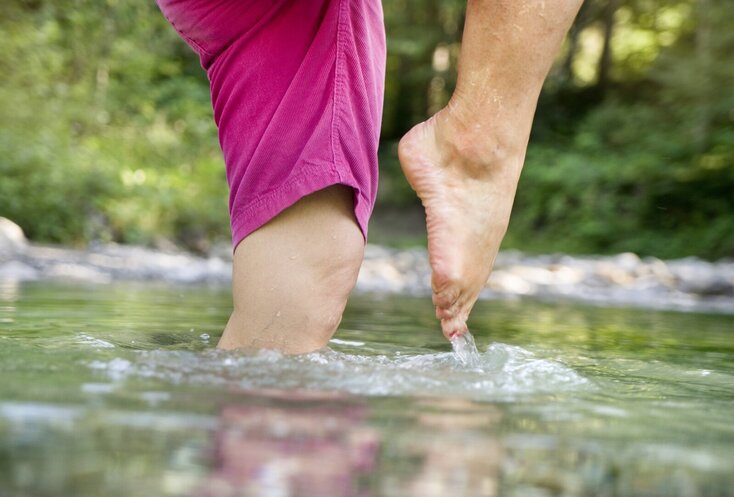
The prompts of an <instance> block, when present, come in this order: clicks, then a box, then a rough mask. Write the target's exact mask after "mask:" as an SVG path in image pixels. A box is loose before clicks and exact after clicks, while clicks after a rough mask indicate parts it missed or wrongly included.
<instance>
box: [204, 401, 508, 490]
mask: <svg viewBox="0 0 734 497" xmlns="http://www.w3.org/2000/svg"><path fill="white" fill-rule="evenodd" d="M259 395H262V392H259ZM418 407H419V408H420V411H421V412H420V413H419V414H417V415H415V417H413V416H411V418H412V422H411V423H410V424H411V426H410V427H407V428H406V429H405V430H401V431H400V432H399V433H398V434H395V435H394V436H393V437H391V439H390V440H384V441H383V440H381V437H380V432H379V431H378V430H376V429H375V428H372V427H370V426H369V424H368V419H367V418H368V414H369V413H368V407H367V405H366V404H365V403H364V402H361V401H359V400H358V399H355V398H352V397H347V396H335V395H330V394H318V393H303V392H279V393H274V392H267V393H266V394H265V396H264V397H258V398H255V399H254V402H253V399H252V398H250V399H248V403H247V404H241V405H227V406H226V407H224V408H222V409H221V411H220V415H219V427H218V428H217V430H216V432H215V434H214V436H213V438H214V444H213V445H214V464H213V470H212V473H211V475H210V477H209V478H208V479H207V482H206V483H205V484H204V485H203V487H202V488H201V490H200V491H199V492H198V493H197V495H198V496H200V497H225V496H227V497H230V496H248V497H249V496H258V497H271V496H273V497H275V496H277V497H312V496H320V497H321V496H323V497H341V496H344V497H357V496H359V497H367V496H374V495H396V496H397V495H401V496H402V495H405V496H410V497H434V496H435V497H439V496H441V497H443V496H449V495H450V496H452V497H464V496H466V497H469V496H471V497H493V496H496V495H498V489H497V481H498V474H499V467H500V464H499V463H500V461H501V453H502V452H501V449H500V444H499V442H498V440H497V438H496V437H494V436H490V435H488V434H487V432H486V430H487V428H488V427H492V426H493V425H494V424H495V423H496V421H497V420H498V419H499V414H498V411H497V410H496V409H494V408H493V407H491V406H490V407H487V406H484V407H482V408H481V409H479V408H477V406H476V405H475V404H474V403H472V402H471V401H467V400H461V399H451V400H446V399H429V400H425V401H423V403H422V404H421V405H420V406H418ZM414 408H415V406H414ZM405 461H415V464H414V465H406V464H405Z"/></svg>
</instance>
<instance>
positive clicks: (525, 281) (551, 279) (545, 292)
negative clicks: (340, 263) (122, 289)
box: [0, 218, 734, 314]
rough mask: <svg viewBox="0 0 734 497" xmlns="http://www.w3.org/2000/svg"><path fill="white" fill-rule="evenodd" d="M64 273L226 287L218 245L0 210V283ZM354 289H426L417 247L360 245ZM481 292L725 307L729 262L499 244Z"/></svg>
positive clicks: (731, 284) (83, 278)
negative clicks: (116, 233) (82, 245)
mask: <svg viewBox="0 0 734 497" xmlns="http://www.w3.org/2000/svg"><path fill="white" fill-rule="evenodd" d="M3 281H13V282H23V281H64V282H78V283H93V284H104V283H110V282H115V281H151V282H153V281H155V282H166V283H172V284H209V285H229V283H230V281H231V254H230V251H229V247H228V246H226V245H225V246H218V247H217V248H215V249H214V250H212V251H211V253H210V254H209V255H208V256H206V257H202V256H197V255H193V254H190V253H186V252H183V251H180V250H175V249H171V250H165V251H163V250H153V249H150V248H145V247H138V246H127V245H116V244H98V245H92V246H90V247H88V248H87V249H84V250H80V249H72V248H66V247H59V246H49V245H38V244H32V243H29V242H27V241H26V240H25V238H24V237H23V234H22V231H20V229H19V228H17V226H15V225H13V224H12V223H10V222H9V221H7V220H4V219H1V218H0V283H1V282H3ZM355 291H357V292H375V293H386V294H408V295H416V296H429V295H430V293H431V287H430V266H429V264H428V257H427V254H426V251H425V249H422V248H415V249H392V248H387V247H383V246H377V245H368V246H367V249H366V253H365V261H364V264H363V266H362V270H361V271H360V275H359V280H358V282H357V287H356V290H355ZM480 298H482V299H519V298H539V299H545V300H553V299H564V300H574V301H582V302H589V303H594V304H599V305H618V306H635V307H645V308H653V309H670V310H681V311H712V312H723V313H731V314H734V260H722V261H719V262H707V261H703V260H701V259H697V258H695V257H689V258H685V259H677V260H668V261H663V260H660V259H656V258H644V259H641V258H639V257H637V256H636V255H634V254H630V253H626V254H620V255H616V256H584V257H579V256H570V255H562V254H553V255H527V254H523V253H521V252H516V251H509V252H502V253H500V255H499V256H498V257H497V261H496V263H495V269H494V272H493V273H492V276H491V277H490V279H489V281H488V282H487V287H486V288H485V289H484V291H483V292H482V294H481V296H480Z"/></svg>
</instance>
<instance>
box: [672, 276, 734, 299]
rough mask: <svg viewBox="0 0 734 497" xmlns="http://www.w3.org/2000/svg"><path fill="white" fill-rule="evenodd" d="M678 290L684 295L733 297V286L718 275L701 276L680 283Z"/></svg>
mask: <svg viewBox="0 0 734 497" xmlns="http://www.w3.org/2000/svg"><path fill="white" fill-rule="evenodd" d="M678 289H679V290H680V291H682V292H686V293H695V294H697V295H706V296H714V295H734V285H732V284H731V283H730V282H729V281H727V280H725V279H724V278H722V277H721V276H719V275H715V274H708V275H701V276H697V277H695V278H691V279H688V280H685V281H682V282H681V283H680V284H679V285H678Z"/></svg>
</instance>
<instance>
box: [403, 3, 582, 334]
mask: <svg viewBox="0 0 734 497" xmlns="http://www.w3.org/2000/svg"><path fill="white" fill-rule="evenodd" d="M581 3H582V0H556V1H552V0H469V1H468V5H467V12H466V25H465V27H464V37H463V41H462V47H461V60H460V62H459V78H458V81H457V85H456V91H455V92H454V95H453V96H452V98H451V101H450V102H449V104H448V105H447V106H446V107H445V108H444V109H442V110H441V111H439V112H438V113H437V114H436V115H434V116H433V117H432V118H431V119H429V120H428V121H426V122H424V123H421V124H419V125H417V126H416V127H414V128H413V129H412V130H410V131H409V132H408V133H407V134H406V135H405V137H403V139H402V140H401V142H400V146H399V149H398V155H399V157H400V163H401V165H402V167H403V171H404V173H405V176H406V178H407V179H408V182H409V183H410V184H411V186H412V187H413V189H414V190H415V191H416V193H417V194H418V196H419V197H420V199H421V201H422V202H423V206H424V207H425V210H426V225H427V228H428V252H429V258H430V262H431V268H432V271H433V275H432V282H431V283H432V287H433V303H434V305H435V306H436V317H437V318H438V319H440V320H441V327H442V329H443V333H444V335H446V336H447V337H451V336H453V335H455V334H462V333H464V332H465V331H466V319H467V317H468V316H469V312H470V311H471V309H472V307H473V305H474V303H475V302H476V300H477V297H478V296H479V292H480V291H481V290H482V288H483V287H484V285H485V284H486V282H487V278H488V277H489V274H490V272H491V270H492V265H493V263H494V259H495V257H496V256H497V251H498V250H499V246H500V242H501V241H502V238H503V237H504V234H505V231H506V229H507V224H508V222H509V218H510V212H511V210H512V203H513V200H514V197H515V189H516V186H517V182H518V179H519V176H520V170H521V169H522V165H523V162H524V160H525V150H526V148H527V143H528V138H529V135H530V128H531V125H532V121H533V115H534V113H535V107H536V104H537V100H538V95H539V94H540V89H541V87H542V85H543V81H544V79H545V77H546V75H547V74H548V71H549V69H550V67H551V64H552V62H553V58H554V56H555V54H556V52H557V50H558V48H559V46H560V44H561V42H562V40H563V37H564V36H565V34H566V31H567V30H568V28H569V27H570V25H571V22H572V21H573V18H574V17H575V15H576V13H577V12H578V9H579V7H580V6H581Z"/></svg>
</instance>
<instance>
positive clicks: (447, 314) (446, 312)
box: [436, 307, 454, 321]
mask: <svg viewBox="0 0 734 497" xmlns="http://www.w3.org/2000/svg"><path fill="white" fill-rule="evenodd" d="M452 317H454V309H453V308H449V309H444V308H443V307H436V319H439V320H441V321H444V320H446V319H451V318H452Z"/></svg>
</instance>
